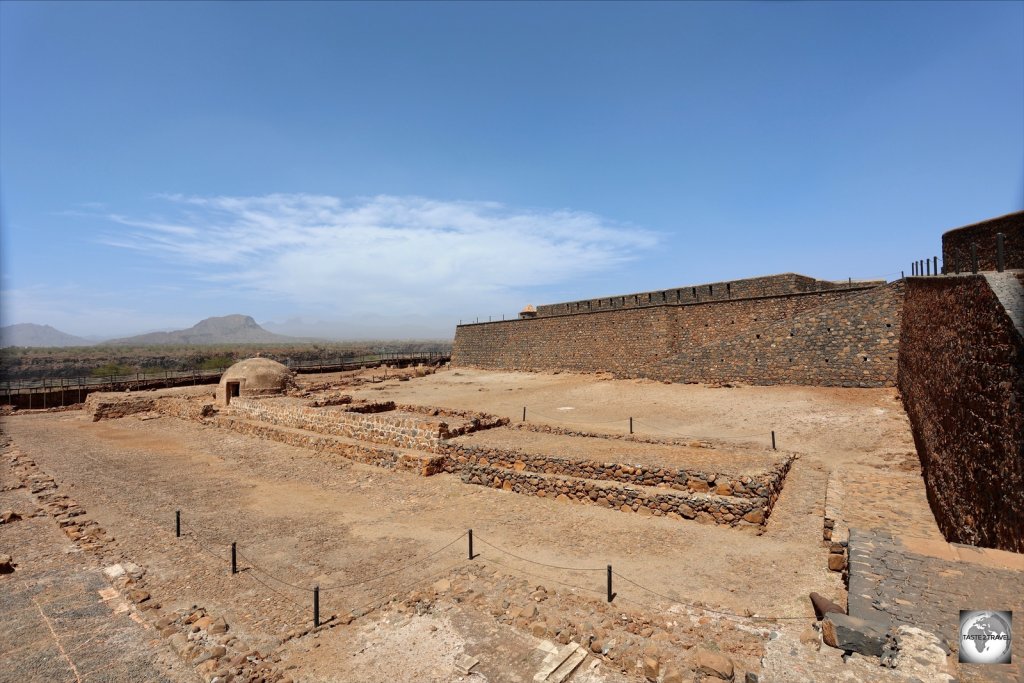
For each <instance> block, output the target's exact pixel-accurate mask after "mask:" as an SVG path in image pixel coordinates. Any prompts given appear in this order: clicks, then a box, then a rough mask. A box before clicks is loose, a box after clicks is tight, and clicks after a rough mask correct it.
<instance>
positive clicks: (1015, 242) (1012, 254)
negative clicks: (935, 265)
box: [942, 211, 1024, 273]
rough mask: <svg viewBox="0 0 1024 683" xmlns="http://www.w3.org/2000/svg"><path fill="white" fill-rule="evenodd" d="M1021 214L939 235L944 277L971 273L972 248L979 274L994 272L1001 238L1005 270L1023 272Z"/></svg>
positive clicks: (1022, 223)
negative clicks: (947, 274)
mask: <svg viewBox="0 0 1024 683" xmlns="http://www.w3.org/2000/svg"><path fill="white" fill-rule="evenodd" d="M1022 214H1024V212H1019V211H1018V212H1017V213H1010V214H1007V215H1005V216H999V217H998V218H991V219H989V220H987V221H981V222H980V223H974V224H972V225H965V226H964V227H962V228H956V229H955V230H950V231H948V232H946V233H944V234H943V235H942V263H943V264H944V265H945V267H946V271H945V272H947V273H968V272H971V268H972V263H971V245H972V244H973V245H974V248H975V251H976V252H977V254H978V270H996V249H997V239H996V235H997V234H999V233H1002V234H1003V247H1004V248H1003V254H1004V267H1005V268H1007V269H1015V268H1024V220H1022V219H1021V216H1022Z"/></svg>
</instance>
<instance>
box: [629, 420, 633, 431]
mask: <svg viewBox="0 0 1024 683" xmlns="http://www.w3.org/2000/svg"><path fill="white" fill-rule="evenodd" d="M629 433H630V434H632V433H633V418H629Z"/></svg>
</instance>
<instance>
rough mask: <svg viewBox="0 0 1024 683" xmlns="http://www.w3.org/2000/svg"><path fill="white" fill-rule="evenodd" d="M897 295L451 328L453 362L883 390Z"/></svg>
mask: <svg viewBox="0 0 1024 683" xmlns="http://www.w3.org/2000/svg"><path fill="white" fill-rule="evenodd" d="M901 296H902V289H901V286H900V285H899V284H897V283H893V284H891V285H888V286H874V287H869V288H865V287H853V288H849V287H848V288H844V289H832V290H826V291H815V292H801V293H790V294H783V295H777V296H762V297H756V298H746V299H731V300H725V301H714V302H703V303H696V304H693V303H691V304H662V305H657V306H641V307H637V308H620V309H609V310H600V311H594V312H592V313H589V314H568V315H547V316H544V317H537V318H532V319H522V320H508V321H501V322H493V323H479V324H473V325H460V326H459V327H458V328H457V329H456V334H455V344H454V349H453V353H452V363H453V364H454V365H462V366H468V367H479V368H484V369H493V370H526V371H555V370H568V371H572V372H601V371H604V372H611V373H613V374H614V375H616V376H618V377H649V378H653V379H669V380H675V381H705V382H720V381H743V382H749V383H753V384H777V383H789V384H811V385H815V384H821V385H845V386H892V385H893V383H894V382H895V377H896V352H897V348H896V346H897V341H898V338H899V307H900V298H901ZM791 333H792V334H791ZM762 339H763V341H761V340H762ZM865 357H866V358H867V360H864V359H865ZM698 358H699V361H698V360H690V359H698ZM769 359H771V361H770V360H769ZM773 362H774V365H773Z"/></svg>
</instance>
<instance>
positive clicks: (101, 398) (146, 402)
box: [85, 392, 156, 422]
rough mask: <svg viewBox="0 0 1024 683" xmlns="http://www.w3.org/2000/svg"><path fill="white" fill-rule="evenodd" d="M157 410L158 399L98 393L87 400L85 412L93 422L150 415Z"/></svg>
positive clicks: (135, 395) (136, 395) (137, 395)
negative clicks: (136, 415)
mask: <svg viewBox="0 0 1024 683" xmlns="http://www.w3.org/2000/svg"><path fill="white" fill-rule="evenodd" d="M155 409H156V397H154V396H141V395H139V394H130V393H129V394H115V393H109V392H105V393H96V394H90V395H89V396H88V397H87V398H86V399H85V411H86V412H87V413H89V414H90V415H92V421H93V422H99V421H100V420H116V419H117V418H119V417H125V416H127V415H134V414H136V413H148V412H150V411H151V410H155Z"/></svg>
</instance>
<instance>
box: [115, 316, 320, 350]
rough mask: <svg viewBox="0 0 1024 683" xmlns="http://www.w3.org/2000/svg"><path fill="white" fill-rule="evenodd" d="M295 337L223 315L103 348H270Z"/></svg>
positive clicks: (247, 319) (124, 340) (141, 335)
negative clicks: (248, 345) (251, 346)
mask: <svg viewBox="0 0 1024 683" xmlns="http://www.w3.org/2000/svg"><path fill="white" fill-rule="evenodd" d="M297 341H301V340H299V339H296V338H295V337H286V336H284V335H281V334H274V333H273V332H267V331H266V330H265V329H263V328H262V327H260V326H259V325H258V324H257V323H256V321H255V320H253V319H252V318H251V317H249V316H247V315H224V316H220V317H217V318H207V319H206V320H202V321H200V322H198V323H196V324H195V325H193V326H192V327H190V328H188V329H187V330H174V331H173V332H150V333H149V334H140V335H136V336H134V337H123V338H121V339H111V340H110V341H108V342H105V343H106V344H117V345H122V346H150V345H157V344H269V343H275V342H281V343H295V342H297Z"/></svg>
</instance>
